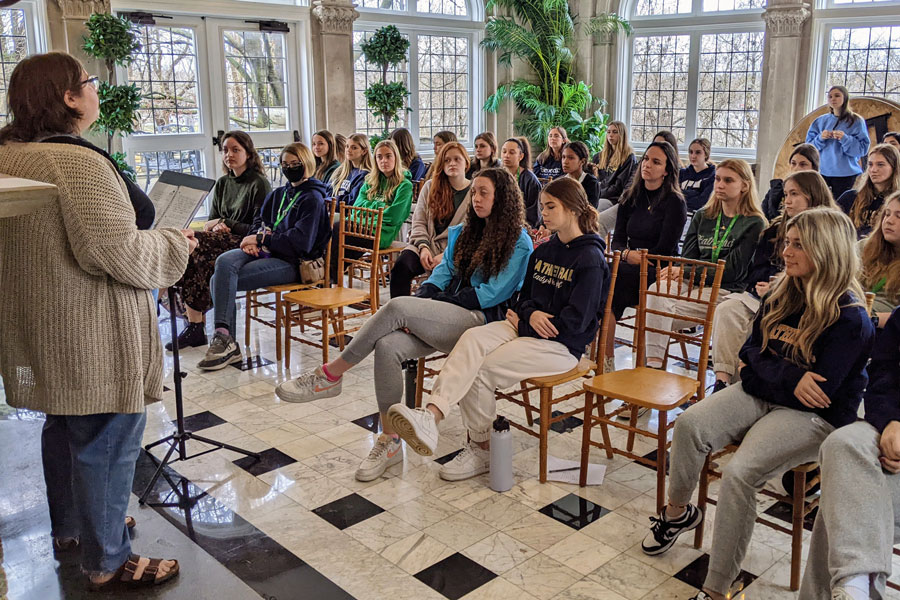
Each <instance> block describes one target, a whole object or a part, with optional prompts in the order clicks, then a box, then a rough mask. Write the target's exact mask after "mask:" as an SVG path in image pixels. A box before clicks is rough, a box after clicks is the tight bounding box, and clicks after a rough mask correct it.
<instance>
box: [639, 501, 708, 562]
mask: <svg viewBox="0 0 900 600" xmlns="http://www.w3.org/2000/svg"><path fill="white" fill-rule="evenodd" d="M702 521H703V512H702V511H701V510H700V509H699V508H697V507H696V506H694V505H693V504H688V505H687V506H686V507H685V509H684V514H683V515H681V516H680V517H678V518H677V519H671V520H670V519H668V518H667V517H666V511H665V509H663V512H662V514H661V515H660V516H659V517H650V522H651V523H653V525H651V527H650V533H649V534H647V537H645V538H644V541H643V542H642V543H641V549H642V550H643V551H644V554H647V555H649V556H656V555H657V554H662V553H663V552H665V551H666V550H668V549H669V548H671V547H672V546H673V545H674V544H675V540H677V539H678V536H679V535H681V534H682V533H684V532H686V531H690V530H691V529H694V528H695V527H697V525H699V524H700V523H701V522H702Z"/></svg>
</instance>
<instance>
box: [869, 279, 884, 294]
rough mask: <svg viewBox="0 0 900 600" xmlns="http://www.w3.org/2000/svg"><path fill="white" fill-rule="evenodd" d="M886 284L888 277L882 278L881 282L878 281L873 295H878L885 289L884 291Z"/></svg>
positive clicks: (873, 289)
mask: <svg viewBox="0 0 900 600" xmlns="http://www.w3.org/2000/svg"><path fill="white" fill-rule="evenodd" d="M886 283H887V277H886V276H885V277H882V278H881V279H879V280H878V283H876V284H875V286H874V287H873V288H872V293H873V294H877V293H878V292H880V291H881V290H883V289H884V284H886Z"/></svg>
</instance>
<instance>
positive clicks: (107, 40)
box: [81, 13, 141, 179]
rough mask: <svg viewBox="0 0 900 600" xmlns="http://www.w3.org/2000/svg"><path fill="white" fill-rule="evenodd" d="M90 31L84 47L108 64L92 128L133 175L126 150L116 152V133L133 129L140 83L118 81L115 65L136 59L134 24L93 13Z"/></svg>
mask: <svg viewBox="0 0 900 600" xmlns="http://www.w3.org/2000/svg"><path fill="white" fill-rule="evenodd" d="M87 29H88V35H87V36H85V38H84V44H83V45H82V46H81V48H82V50H84V52H85V53H86V54H87V55H88V56H91V57H93V58H97V59H100V60H101V61H103V64H104V65H105V66H106V81H102V82H101V83H100V87H99V89H98V95H99V96H100V117H99V118H98V119H97V121H96V122H95V123H94V125H93V130H94V131H98V132H101V133H104V134H105V135H106V150H107V152H109V153H110V155H111V156H112V157H113V159H114V160H115V161H116V163H117V164H118V165H119V168H120V169H121V171H122V172H123V173H126V174H127V175H128V176H130V177H131V178H132V179H134V169H133V168H132V167H131V166H130V165H129V164H128V162H127V160H126V156H125V153H124V152H113V139H114V138H115V136H116V135H128V134H131V133H134V123H135V121H136V119H137V111H138V109H139V108H140V103H141V91H140V89H138V87H137V85H135V84H133V83H132V84H130V85H116V66H121V67H127V66H128V65H130V64H131V62H132V61H133V60H134V56H133V54H134V52H137V51H138V50H140V48H141V44H140V42H139V41H138V33H137V31H136V29H135V27H134V25H133V24H132V23H131V21H129V20H128V19H126V18H125V17H117V16H115V15H110V14H106V13H94V14H92V15H91V16H90V18H89V19H88V21H87Z"/></svg>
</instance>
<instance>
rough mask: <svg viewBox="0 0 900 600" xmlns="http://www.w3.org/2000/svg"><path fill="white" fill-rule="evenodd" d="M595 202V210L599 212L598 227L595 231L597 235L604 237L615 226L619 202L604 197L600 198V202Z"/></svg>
mask: <svg viewBox="0 0 900 600" xmlns="http://www.w3.org/2000/svg"><path fill="white" fill-rule="evenodd" d="M597 204H598V206H597V211H598V212H599V213H600V229H599V230H598V231H597V235H599V236H600V237H602V238H605V237H606V234H608V233H609V232H610V231H612V230H613V229H615V227H616V217H618V215H619V203H618V202H616V203H615V204H613V203H612V202H611V201H609V200H607V199H606V198H600V202H598V203H597Z"/></svg>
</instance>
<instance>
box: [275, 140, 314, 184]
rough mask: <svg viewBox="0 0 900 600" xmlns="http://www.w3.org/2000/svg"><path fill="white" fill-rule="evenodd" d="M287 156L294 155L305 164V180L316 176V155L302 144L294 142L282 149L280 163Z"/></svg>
mask: <svg viewBox="0 0 900 600" xmlns="http://www.w3.org/2000/svg"><path fill="white" fill-rule="evenodd" d="M285 154H293V155H294V156H296V157H297V158H298V159H300V162H301V163H302V164H303V179H309V178H310V177H315V176H316V155H315V154H313V152H312V150H310V149H309V147H307V145H306V144H304V143H302V142H293V143H291V144H288V145H287V146H285V147H284V148H282V149H281V152H280V153H279V154H278V162H281V161H282V160H283V159H284V155H285Z"/></svg>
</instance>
